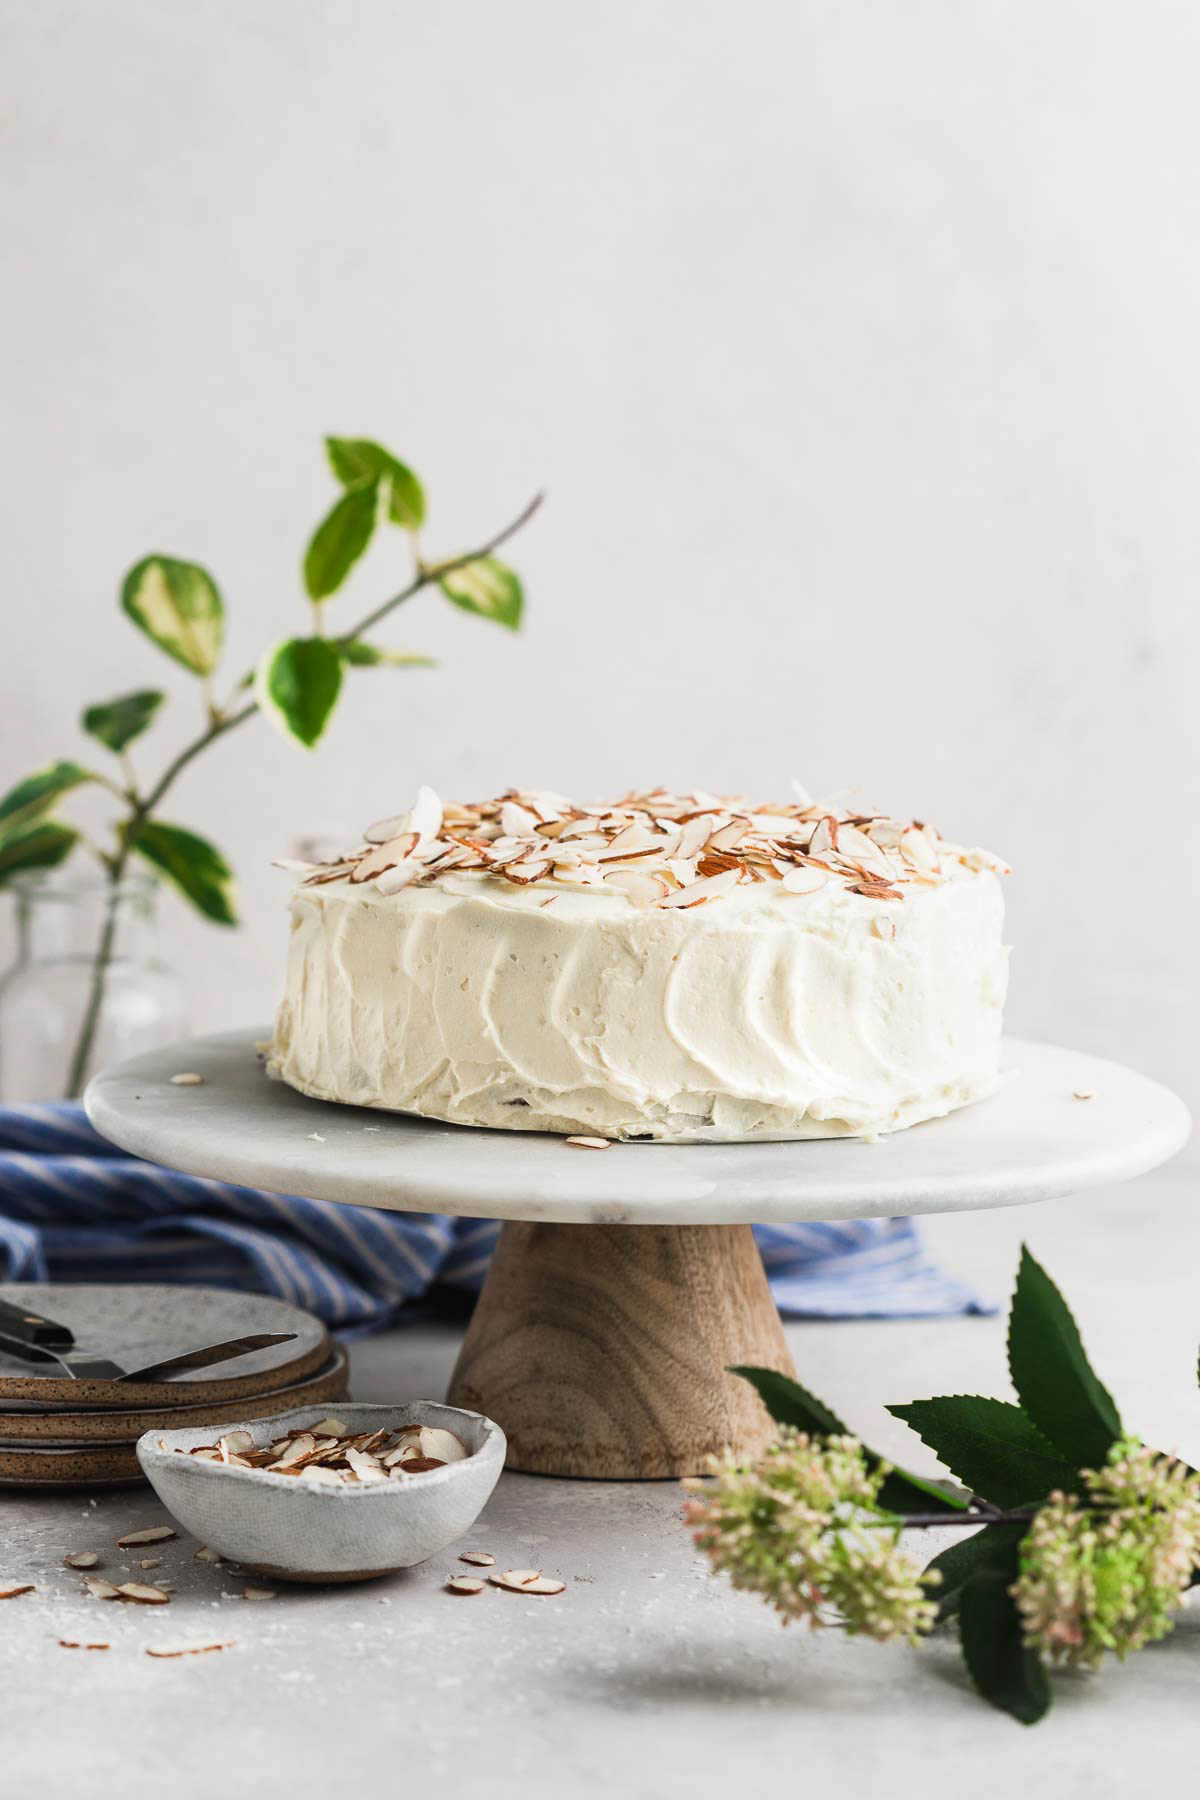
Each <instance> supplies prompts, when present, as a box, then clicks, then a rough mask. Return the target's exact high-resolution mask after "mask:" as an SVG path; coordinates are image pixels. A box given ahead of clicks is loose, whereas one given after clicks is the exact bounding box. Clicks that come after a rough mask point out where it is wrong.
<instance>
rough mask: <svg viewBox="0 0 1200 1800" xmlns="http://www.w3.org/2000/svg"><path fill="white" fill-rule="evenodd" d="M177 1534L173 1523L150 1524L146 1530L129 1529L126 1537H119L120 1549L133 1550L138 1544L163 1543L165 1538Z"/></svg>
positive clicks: (118, 1546) (118, 1547)
mask: <svg viewBox="0 0 1200 1800" xmlns="http://www.w3.org/2000/svg"><path fill="white" fill-rule="evenodd" d="M174 1536H175V1527H174V1526H173V1525H149V1526H147V1528H146V1530H145V1531H127V1532H126V1533H125V1536H124V1537H119V1538H118V1539H117V1549H118V1550H132V1549H133V1548H134V1546H135V1545H136V1544H161V1543H162V1542H163V1540H164V1539H165V1538H173V1537H174Z"/></svg>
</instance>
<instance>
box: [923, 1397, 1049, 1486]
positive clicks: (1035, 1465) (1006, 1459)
mask: <svg viewBox="0 0 1200 1800" xmlns="http://www.w3.org/2000/svg"><path fill="white" fill-rule="evenodd" d="M888 1411H889V1412H890V1413H891V1414H892V1416H893V1417H894V1418H897V1419H903V1420H904V1421H905V1423H906V1424H908V1425H911V1426H912V1428H913V1430H914V1431H915V1432H917V1434H918V1435H919V1436H920V1438H921V1439H922V1441H923V1442H924V1443H926V1444H928V1445H929V1448H930V1449H931V1450H932V1451H933V1453H934V1455H935V1456H936V1457H937V1458H938V1460H939V1461H940V1462H944V1463H945V1465H946V1467H947V1468H948V1469H952V1470H953V1471H954V1473H955V1474H956V1475H957V1476H958V1478H959V1480H960V1481H962V1482H965V1483H966V1485H967V1487H969V1488H970V1489H971V1491H972V1492H973V1493H976V1494H981V1495H982V1496H983V1498H984V1499H985V1500H990V1501H991V1502H992V1504H993V1505H995V1506H1027V1505H1031V1504H1032V1503H1033V1502H1034V1501H1035V1500H1042V1499H1044V1498H1045V1496H1046V1495H1047V1494H1049V1493H1051V1492H1052V1491H1053V1490H1054V1489H1055V1488H1062V1489H1063V1490H1064V1491H1066V1492H1070V1491H1071V1490H1072V1489H1077V1488H1078V1486H1079V1481H1078V1476H1077V1473H1076V1470H1075V1469H1074V1468H1073V1466H1072V1465H1071V1464H1070V1463H1068V1462H1064V1461H1063V1459H1062V1458H1061V1457H1060V1456H1059V1455H1058V1453H1057V1451H1056V1450H1055V1448H1054V1445H1053V1444H1051V1443H1049V1442H1048V1441H1047V1439H1046V1438H1044V1437H1043V1436H1042V1434H1041V1432H1040V1431H1039V1430H1038V1428H1037V1426H1036V1425H1035V1424H1034V1423H1033V1421H1032V1420H1031V1419H1029V1418H1028V1417H1027V1416H1026V1415H1025V1413H1023V1412H1022V1410H1021V1408H1020V1407H1019V1406H1010V1405H1009V1404H1008V1402H1007V1401H1005V1400H988V1399H985V1398H984V1397H983V1396H982V1395H980V1394H942V1395H940V1396H939V1397H938V1398H937V1399H934V1400H910V1401H909V1402H908V1403H907V1404H906V1405H904V1406H889V1407H888Z"/></svg>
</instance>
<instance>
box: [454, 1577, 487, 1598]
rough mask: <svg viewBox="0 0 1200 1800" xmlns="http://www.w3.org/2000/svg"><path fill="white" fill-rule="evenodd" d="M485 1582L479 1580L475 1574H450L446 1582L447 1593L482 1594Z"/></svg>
mask: <svg viewBox="0 0 1200 1800" xmlns="http://www.w3.org/2000/svg"><path fill="white" fill-rule="evenodd" d="M486 1586H487V1583H486V1582H483V1581H480V1579H479V1577H478V1576H477V1575H452V1576H451V1577H450V1579H449V1581H448V1582H447V1583H446V1592H447V1593H448V1594H482V1592H483V1590H484V1588H485V1587H486Z"/></svg>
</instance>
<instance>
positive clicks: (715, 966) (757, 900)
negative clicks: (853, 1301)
mask: <svg viewBox="0 0 1200 1800" xmlns="http://www.w3.org/2000/svg"><path fill="white" fill-rule="evenodd" d="M550 802H554V804H551V803H550ZM539 803H540V804H539ZM697 803H699V810H698V808H697ZM424 805H425V811H424V814H423V815H421V816H418V815H419V808H418V809H414V813H413V814H411V815H402V816H401V817H400V818H399V819H397V820H389V821H387V822H386V824H387V826H388V827H389V828H393V829H391V830H390V835H388V836H386V837H385V838H384V844H385V845H386V844H389V843H391V844H397V840H398V844H397V848H396V849H395V850H394V851H393V852H392V853H391V854H392V861H391V862H390V863H389V861H388V856H387V854H386V853H385V854H382V855H381V853H380V852H379V851H378V850H374V851H371V852H370V853H369V854H370V856H371V857H372V858H373V859H374V860H373V861H367V862H365V866H366V868H367V869H368V875H367V877H366V878H363V876H362V875H361V870H362V868H363V867H364V861H365V859H362V853H359V857H358V858H357V859H356V858H347V859H344V860H343V861H342V862H339V863H337V864H331V865H328V866H326V867H323V868H319V869H311V868H310V869H308V870H306V871H302V873H303V874H304V880H303V882H302V883H301V885H300V886H299V887H298V889H297V890H296V892H295V894H294V895H293V898H292V903H291V907H292V934H291V944H290V951H289V957H288V970H287V986H286V994H285V998H284V1001H283V1003H282V1005H281V1007H280V1009H279V1014H278V1017H277V1021H276V1028H275V1037H274V1043H273V1047H272V1055H271V1067H272V1070H273V1072H274V1073H276V1074H278V1075H280V1076H281V1077H282V1078H283V1079H284V1080H285V1081H287V1082H289V1083H290V1084H291V1085H292V1086H294V1087H297V1088H299V1089H300V1090H301V1091H302V1092H304V1093H307V1094H311V1095H314V1096H317V1097H318V1098H321V1099H326V1100H338V1101H343V1102H347V1103H349V1104H353V1105H357V1106H371V1107H381V1108H384V1109H387V1110H392V1111H404V1112H414V1113H420V1114H423V1115H425V1116H428V1117H433V1118H440V1119H448V1120H452V1121H454V1122H456V1123H459V1124H464V1125H482V1126H493V1127H503V1128H506V1129H515V1130H524V1131H553V1132H562V1133H568V1134H570V1133H584V1134H589V1135H597V1136H604V1137H615V1138H619V1137H653V1138H665V1139H675V1140H689V1139H690V1140H719V1139H736V1138H750V1137H766V1138H770V1137H826V1136H842V1135H867V1136H875V1135H878V1134H881V1133H884V1132H889V1131H895V1130H898V1129H900V1128H902V1127H904V1126H907V1125H912V1124H916V1123H917V1122H918V1121H920V1120H922V1119H928V1118H933V1117H937V1116H939V1115H941V1114H943V1113H946V1112H949V1111H951V1110H952V1109H953V1108H955V1107H957V1106H961V1105H963V1104H965V1103H966V1102H968V1101H971V1100H974V1099H977V1098H979V1097H980V1096H982V1095H984V1094H986V1093H988V1092H989V1091H990V1090H991V1089H992V1088H993V1087H994V1085H995V1083H996V1079H997V1072H998V1062H999V1044H1000V1030H1001V1016H1002V1010H1003V1004H1004V994H1005V985H1006V975H1007V952H1006V951H1005V949H1004V948H1003V945H1002V940H1001V929H1002V918H1003V901H1002V896H1001V890H1000V883H999V881H998V879H997V869H998V868H1001V867H1002V866H1003V865H999V864H997V862H996V859H994V858H992V857H988V856H987V855H985V854H984V853H982V852H969V851H963V850H961V849H959V848H957V847H955V846H952V845H948V844H946V843H945V842H944V841H943V840H941V839H940V838H938V837H937V835H936V833H933V832H931V831H930V830H929V828H928V827H914V826H911V825H908V824H905V823H904V822H901V821H895V820H885V819H882V818H880V817H879V816H878V815H869V814H855V815H853V816H851V815H847V814H844V813H838V812H836V811H822V809H820V808H817V807H813V806H811V805H810V804H808V803H807V801H806V797H802V802H801V804H799V805H796V804H793V805H791V806H789V807H786V808H774V807H773V808H770V809H761V808H753V807H750V806H748V805H747V803H745V802H743V801H717V800H714V799H711V797H709V796H688V797H687V798H686V800H683V801H680V800H675V799H673V798H672V797H670V796H663V795H661V794H655V795H650V796H641V797H638V798H637V800H636V801H631V800H626V801H624V802H621V803H620V805H619V807H616V808H608V809H605V808H589V809H582V808H570V807H569V806H568V804H567V803H566V802H565V801H561V799H560V797H558V796H551V797H546V796H508V797H505V799H504V800H503V801H502V802H495V803H489V806H488V807H487V808H479V809H455V811H454V812H452V811H451V809H446V811H445V814H444V816H443V814H442V809H441V808H440V807H438V808H437V816H436V818H435V817H434V812H433V808H432V806H431V804H430V803H429V802H424ZM503 807H508V808H509V809H510V810H509V811H508V813H507V814H505V815H504V816H503V818H502V817H501V810H502V808H503ZM513 807H520V808H521V809H522V812H524V813H525V815H526V817H525V818H521V817H519V816H518V815H517V814H516V813H514V812H513V811H512V810H511V809H512V808H513ZM493 808H494V816H493V812H492V811H491V810H490V809H493ZM705 808H707V809H708V811H707V812H705V811H704V809H705ZM539 811H540V812H541V813H546V812H550V813H553V815H554V817H553V819H549V820H547V819H544V818H539V817H538V813H539ZM631 813H633V814H637V815H638V817H637V818H634V819H633V820H632V821H631V819H630V814H631ZM456 814H457V815H458V816H456ZM688 814H691V815H692V816H693V817H700V818H701V819H705V818H707V819H709V820H710V822H711V827H712V829H711V830H710V833H709V842H710V843H711V842H712V839H713V837H719V834H721V833H722V832H724V833H725V834H726V835H725V837H724V839H723V840H722V841H723V842H724V843H726V844H732V845H733V848H732V849H731V850H721V849H710V850H707V851H706V850H705V849H704V848H703V847H701V848H700V849H699V850H698V851H697V852H696V853H695V854H694V855H693V856H692V858H691V859H690V860H689V859H687V858H683V859H681V858H680V857H678V856H671V855H669V854H667V853H668V852H669V851H671V850H672V849H678V848H679V844H678V834H679V832H680V830H681V829H683V828H686V816H687V815H688ZM681 818H683V819H684V820H685V826H684V827H682V828H681V826H680V824H679V821H680V819H681ZM472 820H473V821H474V822H473V823H472ZM643 820H644V821H645V822H644V823H643V822H642V821H643ZM575 821H582V822H583V828H581V829H576V830H574V831H573V833H572V838H573V840H574V841H575V842H580V841H581V840H583V842H584V848H585V851H586V856H585V858H584V867H585V869H587V868H590V869H591V870H592V871H599V873H598V875H595V874H588V873H585V874H584V876H583V877H582V878H581V876H580V873H579V871H580V867H581V864H580V862H578V861H575V862H572V861H570V860H566V861H564V862H563V863H562V864H560V865H558V873H555V872H553V870H552V868H551V867H547V868H546V869H545V870H544V871H543V872H540V873H535V875H534V877H533V879H532V880H528V879H526V877H525V876H524V875H522V874H521V873H520V872H518V874H517V877H516V879H511V878H509V876H508V875H507V874H506V873H504V872H502V871H501V870H500V869H499V868H498V867H497V864H496V861H495V860H494V857H493V856H491V855H489V854H488V850H489V848H490V847H492V846H494V845H495V844H497V843H500V844H502V845H504V844H507V843H508V842H510V841H511V840H512V839H513V837H514V836H515V837H517V838H519V837H521V836H522V835H524V836H527V837H528V838H529V839H530V842H531V844H532V845H533V846H534V847H533V848H532V849H527V850H526V851H524V852H522V858H523V860H524V861H525V862H526V864H528V863H529V862H530V861H531V860H534V859H536V861H537V862H538V863H539V864H540V863H541V862H545V861H546V860H547V858H548V857H549V858H551V859H552V858H553V855H554V854H562V853H563V852H562V849H561V847H560V848H559V850H558V851H557V852H556V851H554V849H553V846H554V845H555V844H556V843H557V842H558V837H563V833H564V830H565V825H566V824H572V823H574V822H575ZM594 821H599V824H598V825H597V826H596V828H595V829H593V822H594ZM747 821H748V822H749V823H747V824H746V829H745V831H744V832H742V833H741V834H740V835H739V832H738V830H737V829H736V827H737V825H738V824H739V823H745V822H747ZM727 822H728V823H727ZM547 825H549V826H551V827H553V826H554V825H557V826H558V827H559V832H558V834H557V836H556V837H553V838H550V839H546V838H545V837H543V836H542V835H541V833H542V831H543V830H544V829H545V827H546V826H547ZM421 826H424V827H425V829H424V831H422V830H421V829H419V828H420V827H421ZM632 826H638V827H639V828H640V829H641V830H642V831H643V833H644V834H647V835H648V837H649V839H650V840H651V842H652V844H654V845H655V847H654V849H653V850H652V853H651V854H649V855H647V854H646V853H645V850H644V848H643V847H642V840H641V839H640V838H639V837H637V836H636V835H633V836H625V837H624V838H621V839H618V836H617V834H618V833H620V832H626V833H628V832H629V831H630V830H631V828H632ZM831 826H832V831H831ZM414 827H417V828H418V829H416V830H415V831H414ZM514 827H520V828H521V829H520V831H514V829H513V828H514ZM731 827H732V828H731ZM660 828H661V829H660ZM697 830H698V827H696V826H695V825H693V827H692V830H691V834H690V837H691V839H694V838H695V836H696V834H697ZM439 833H449V834H451V835H450V836H449V837H446V836H439V835H438V834H439ZM368 835H369V836H370V837H371V838H373V839H377V838H378V837H379V833H378V832H377V831H373V832H371V833H369V834H368ZM831 836H832V837H834V838H835V839H837V840H838V844H835V845H831V844H830V842H829V840H830V837H831ZM412 838H415V842H413V843H409V842H408V840H409V839H412ZM572 838H567V837H563V843H564V844H566V843H567V842H570V841H572ZM595 838H598V839H599V840H600V843H599V847H597V844H596V843H593V842H590V840H591V839H595ZM917 838H919V840H920V841H919V843H918V842H917V841H916V840H917ZM660 840H661V841H660ZM906 840H907V846H906V847H902V846H905V844H906ZM689 842H690V840H689ZM462 844H466V845H468V846H470V845H472V844H474V845H477V846H478V847H479V848H478V849H476V850H471V849H468V853H467V854H466V855H464V856H462V857H461V858H458V859H455V858H453V857H451V858H449V859H445V852H446V851H447V850H453V848H454V847H455V845H462ZM614 844H615V846H616V852H617V854H616V857H615V858H613V857H609V856H608V855H607V854H606V851H607V849H608V848H610V847H611V846H612V845H614ZM839 844H840V848H839V847H838V845H839ZM438 845H441V849H440V850H439V849H438V848H437V846H438ZM683 847H684V848H688V847H689V845H688V844H685V845H684V846H683ZM623 849H624V850H628V852H629V860H628V861H622V860H621V852H622V850H623ZM505 853H506V852H504V851H502V852H501V854H502V855H503V854H505ZM706 855H707V856H708V858H709V861H708V862H707V863H706V862H705V860H704V859H705V856H706ZM481 859H482V860H481ZM721 859H728V860H729V861H730V863H731V867H730V868H720V869H714V868H713V864H714V863H715V862H716V861H718V860H721ZM405 861H413V862H415V864H416V871H415V873H413V874H410V875H409V876H408V877H407V879H406V880H405V881H404V882H403V883H402V884H401V885H398V886H397V885H393V884H391V883H388V882H387V880H386V876H387V874H388V873H389V872H392V873H393V877H394V871H395V869H396V868H397V867H398V866H399V862H405ZM614 862H615V863H616V865H617V866H616V867H613V866H612V865H613V863H614ZM439 863H442V864H443V866H441V867H439V866H438V865H439ZM672 864H674V865H675V868H674V870H673V869H672V867H671V865H672ZM356 871H358V872H359V878H358V879H352V878H351V877H352V875H354V874H355V872H356ZM659 871H661V874H660V875H659V881H660V886H659V887H649V888H648V887H647V885H646V880H645V878H646V877H647V876H648V875H651V874H655V873H657V872H659ZM632 872H637V874H638V875H639V876H641V877H642V878H643V879H642V880H641V881H640V882H635V883H632V884H630V883H628V882H622V881H617V882H614V881H613V880H612V879H610V878H611V877H612V876H614V875H616V876H618V877H620V876H622V875H623V874H628V873H632ZM735 872H736V878H735V879H734V880H732V881H730V880H728V879H715V877H728V876H729V875H730V874H734V873H735ZM789 878H790V879H789ZM706 884H707V885H706ZM389 887H391V891H388V889H389ZM676 895H678V896H680V898H679V899H678V900H676V899H675V896H676Z"/></svg>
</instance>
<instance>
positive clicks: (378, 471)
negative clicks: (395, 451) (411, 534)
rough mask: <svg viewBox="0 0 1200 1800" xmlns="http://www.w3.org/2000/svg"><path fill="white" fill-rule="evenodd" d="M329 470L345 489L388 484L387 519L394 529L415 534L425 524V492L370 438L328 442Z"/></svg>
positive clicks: (403, 466) (404, 466) (405, 467)
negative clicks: (360, 484) (397, 528)
mask: <svg viewBox="0 0 1200 1800" xmlns="http://www.w3.org/2000/svg"><path fill="white" fill-rule="evenodd" d="M325 448H326V450H327V451H328V453H329V462H330V466H331V467H332V469H333V472H334V474H335V475H336V476H337V478H338V480H339V481H340V482H341V484H342V486H343V487H354V486H356V485H357V484H358V483H359V482H360V481H373V482H376V483H378V482H380V481H386V482H387V484H388V517H389V519H390V520H391V521H392V523H393V524H394V525H403V526H404V527H405V528H406V529H407V530H409V531H415V530H416V529H417V527H418V526H420V525H423V524H424V523H425V490H424V489H423V488H422V486H421V483H420V482H419V481H418V480H417V477H416V476H415V475H414V474H413V472H412V470H411V469H410V468H409V467H408V465H407V463H402V462H401V461H400V458H399V457H398V456H393V455H392V453H391V451H390V450H385V449H384V447H383V445H382V444H375V443H372V441H371V439H370V438H335V437H327V438H326V439H325Z"/></svg>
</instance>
